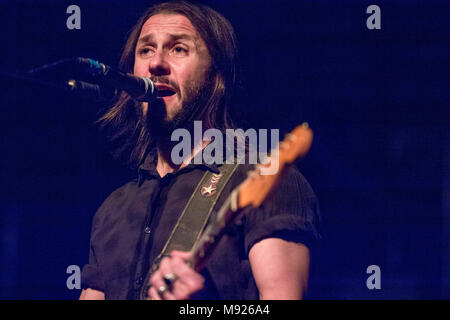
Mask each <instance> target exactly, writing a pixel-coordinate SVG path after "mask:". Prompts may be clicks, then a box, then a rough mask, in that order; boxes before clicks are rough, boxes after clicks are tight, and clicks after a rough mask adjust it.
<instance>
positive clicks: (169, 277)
mask: <svg viewBox="0 0 450 320" xmlns="http://www.w3.org/2000/svg"><path fill="white" fill-rule="evenodd" d="M163 278H164V282H165V283H166V285H167V286H168V287H169V288H171V287H172V286H173V284H174V283H175V281H177V280H178V276H177V275H176V274H175V273H168V274H165V275H164V277H163Z"/></svg>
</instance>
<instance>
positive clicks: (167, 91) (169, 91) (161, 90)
mask: <svg viewBox="0 0 450 320" xmlns="http://www.w3.org/2000/svg"><path fill="white" fill-rule="evenodd" d="M156 88H158V97H159V98H163V97H168V96H173V95H174V94H176V93H177V92H176V91H175V89H173V88H172V87H169V86H166V85H163V84H156Z"/></svg>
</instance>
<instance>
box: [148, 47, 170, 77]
mask: <svg viewBox="0 0 450 320" xmlns="http://www.w3.org/2000/svg"><path fill="white" fill-rule="evenodd" d="M149 72H150V75H152V76H165V75H168V74H170V65H169V63H168V62H167V61H166V59H165V56H164V53H163V52H161V51H157V52H155V54H154V56H153V57H152V59H151V61H150V65H149Z"/></svg>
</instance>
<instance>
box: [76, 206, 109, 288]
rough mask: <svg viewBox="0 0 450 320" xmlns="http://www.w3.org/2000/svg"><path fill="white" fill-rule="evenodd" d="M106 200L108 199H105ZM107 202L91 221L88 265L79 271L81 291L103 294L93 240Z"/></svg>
mask: <svg viewBox="0 0 450 320" xmlns="http://www.w3.org/2000/svg"><path fill="white" fill-rule="evenodd" d="M107 200H108V199H107ZM107 200H105V202H104V203H103V204H102V206H100V208H99V209H98V210H97V212H96V213H95V215H94V219H93V221H92V230H91V239H90V249H89V263H87V264H85V265H84V266H83V269H82V271H81V286H82V289H88V288H90V289H94V290H98V291H102V292H105V284H104V281H103V277H102V272H101V268H100V265H99V263H98V259H97V256H96V254H95V246H94V239H95V234H96V233H97V232H98V230H100V229H101V222H100V221H101V215H102V212H103V211H104V208H105V206H106V204H107Z"/></svg>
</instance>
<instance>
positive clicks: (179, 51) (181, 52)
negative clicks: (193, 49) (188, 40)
mask: <svg viewBox="0 0 450 320" xmlns="http://www.w3.org/2000/svg"><path fill="white" fill-rule="evenodd" d="M187 53H188V51H187V49H185V48H184V47H181V46H176V47H174V48H173V49H172V55H174V56H176V57H185V56H186V55H187Z"/></svg>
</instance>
